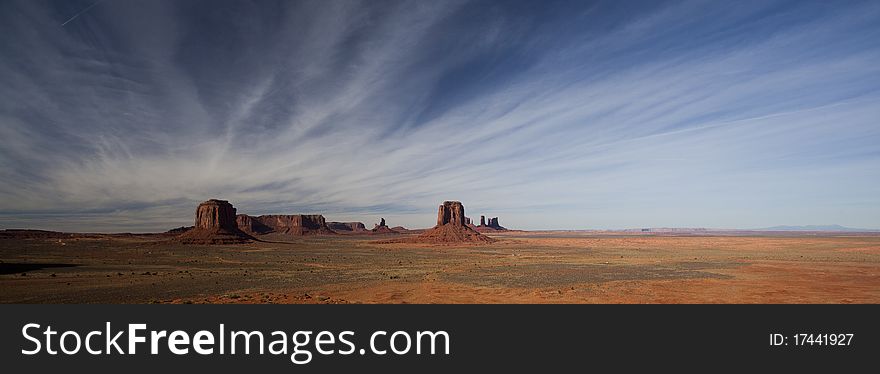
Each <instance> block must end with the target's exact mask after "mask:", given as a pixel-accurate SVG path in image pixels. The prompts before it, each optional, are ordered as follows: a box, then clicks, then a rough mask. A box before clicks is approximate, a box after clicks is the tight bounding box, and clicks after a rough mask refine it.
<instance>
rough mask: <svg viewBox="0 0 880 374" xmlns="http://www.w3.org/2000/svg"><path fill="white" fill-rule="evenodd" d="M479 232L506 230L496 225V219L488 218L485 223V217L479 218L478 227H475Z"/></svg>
mask: <svg viewBox="0 0 880 374" xmlns="http://www.w3.org/2000/svg"><path fill="white" fill-rule="evenodd" d="M476 230H477V231H479V232H493V231H507V229H506V228H504V227H503V226H501V225H500V224H498V217H493V218H489V223H488V224H487V223H486V216H480V225H479V226H477V227H476Z"/></svg>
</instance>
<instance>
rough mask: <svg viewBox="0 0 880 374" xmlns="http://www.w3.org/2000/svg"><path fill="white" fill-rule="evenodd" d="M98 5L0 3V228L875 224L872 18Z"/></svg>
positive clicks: (326, 5) (776, 8)
mask: <svg viewBox="0 0 880 374" xmlns="http://www.w3.org/2000/svg"><path fill="white" fill-rule="evenodd" d="M85 6H88V3H80V4H69V3H67V2H65V3H60V4H57V3H48V4H46V3H38V2H31V1H21V2H7V3H5V4H3V5H0V7H2V12H0V21H2V22H3V24H4V25H5V26H4V29H6V30H8V32H5V33H3V35H2V36H0V41H2V45H3V51H2V54H3V55H4V56H11V57H10V58H4V59H3V60H2V61H0V75H2V76H3V77H4V81H6V82H8V83H7V84H5V85H4V87H3V88H0V136H2V139H3V140H2V145H3V146H2V148H0V177H2V179H3V180H4V182H3V183H2V184H0V225H3V226H6V227H23V226H31V227H43V228H64V229H69V230H88V231H107V230H110V231H113V230H125V231H130V230H133V231H141V230H158V229H167V228H169V227H172V226H175V225H179V224H182V223H186V222H188V221H189V220H190V219H191V217H190V216H191V215H192V210H193V207H194V206H195V204H196V203H197V202H198V201H201V200H205V199H207V198H210V197H220V198H227V199H230V200H232V201H233V203H234V204H235V205H236V207H238V208H239V210H240V211H244V212H249V213H254V214H261V213H283V212H304V213H305V212H324V213H326V214H327V215H328V216H329V218H330V219H340V220H343V219H344V220H352V219H360V220H364V221H366V222H372V221H374V220H375V219H376V218H377V216H378V215H383V216H385V217H386V218H390V219H389V222H390V223H391V224H392V225H396V224H404V225H407V226H417V227H424V226H429V225H430V224H431V222H432V217H431V214H432V213H433V210H434V207H435V205H436V204H437V203H438V202H440V201H442V200H444V199H458V200H462V201H463V202H464V203H465V205H466V207H467V209H468V211H469V212H471V213H469V214H470V215H479V214H481V213H483V212H485V213H486V214H497V215H500V216H502V223H503V224H505V225H507V226H511V227H519V228H606V227H634V226H712V227H759V226H772V225H777V224H815V223H839V224H843V225H848V226H856V227H875V228H876V227H880V216H878V215H877V214H876V212H877V211H878V208H880V199H878V197H877V196H880V187H878V186H880V168H877V165H878V161H880V146H878V144H880V126H877V118H880V105H878V104H880V67H877V64H876V61H878V60H880V43H878V42H877V40H880V22H878V20H880V6H878V5H877V4H876V3H873V2H864V3H859V2H849V3H847V4H826V3H824V2H816V3H811V2H794V3H782V2H779V3H777V2H759V3H732V4H724V3H718V2H708V3H706V2H676V3H668V4H666V3H657V2H648V3H645V4H640V6H639V7H636V8H637V9H633V8H632V7H626V8H625V9H624V8H621V7H620V5H619V4H617V3H615V2H611V3H607V4H606V3H596V4H590V5H586V4H582V3H580V2H574V3H569V2H558V3H549V4H542V6H540V7H538V6H537V5H536V4H535V3H533V2H522V3H519V2H501V3H498V2H479V1H458V2H437V3H431V2H382V3H376V2H347V1H339V2H335V1H333V2H326V1H320V2H319V1H316V2H296V3H291V2H281V3H279V4H274V3H268V2H257V3H246V2H222V1H221V2H217V1H212V2H205V3H202V2H185V3H179V2H104V3H102V4H101V6H100V7H94V8H93V9H91V10H90V11H89V12H87V13H84V14H82V15H81V16H80V17H79V18H78V19H77V21H76V22H71V23H69V24H68V25H66V26H65V27H64V28H60V27H58V25H59V24H60V23H61V22H63V21H64V19H65V17H69V16H70V14H72V12H75V11H76V10H75V9H82V8H83V7H85ZM634 10H635V11H634ZM105 212H112V215H109V216H110V217H113V218H112V219H107V216H104V215H102V214H104V213H105Z"/></svg>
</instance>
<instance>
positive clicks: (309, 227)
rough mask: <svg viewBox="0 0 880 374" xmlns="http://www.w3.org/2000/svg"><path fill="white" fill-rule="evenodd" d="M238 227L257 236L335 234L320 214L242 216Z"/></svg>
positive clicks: (238, 220) (239, 218) (238, 221)
mask: <svg viewBox="0 0 880 374" xmlns="http://www.w3.org/2000/svg"><path fill="white" fill-rule="evenodd" d="M241 216H242V217H238V218H237V224H238V225H239V226H238V227H239V228H240V229H241V230H243V231H250V232H253V233H255V234H273V233H274V234H283V235H293V236H302V235H325V234H330V235H332V234H335V233H336V232H334V231H333V230H331V229H330V228H329V227H328V226H327V221H326V220H325V219H324V216H322V215H320V214H269V215H262V216H258V217H253V216H248V215H244V214H242V215H241Z"/></svg>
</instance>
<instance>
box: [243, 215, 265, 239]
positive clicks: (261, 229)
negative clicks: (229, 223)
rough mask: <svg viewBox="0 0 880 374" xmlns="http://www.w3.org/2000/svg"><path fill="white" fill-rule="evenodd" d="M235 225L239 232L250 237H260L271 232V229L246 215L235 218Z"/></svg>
mask: <svg viewBox="0 0 880 374" xmlns="http://www.w3.org/2000/svg"><path fill="white" fill-rule="evenodd" d="M235 223H236V225H237V226H238V229H239V230H241V231H244V232H246V233H248V234H251V235H260V234H267V233H270V232H272V228H271V227H269V226H266V225H264V224H263V223H262V222H260V221H259V220H257V218H256V217H251V216H249V215H247V214H239V215H237V216H235Z"/></svg>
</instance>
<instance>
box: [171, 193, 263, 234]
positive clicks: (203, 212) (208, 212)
mask: <svg viewBox="0 0 880 374" xmlns="http://www.w3.org/2000/svg"><path fill="white" fill-rule="evenodd" d="M176 239H177V240H178V241H180V242H182V243H185V244H236V243H246V242H249V241H250V240H252V239H253V237H251V236H250V235H248V234H246V233H244V232H242V231H241V230H239V229H238V225H237V223H236V216H235V208H234V207H233V206H232V204H230V203H229V202H228V201H226V200H217V199H211V200H208V201H205V202H203V203H201V204H199V206H198V207H197V208H196V220H195V225H194V227H193V228H192V229H190V230H187V231H185V232H184V233H183V234H180V235H179V236H177V238H176Z"/></svg>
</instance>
